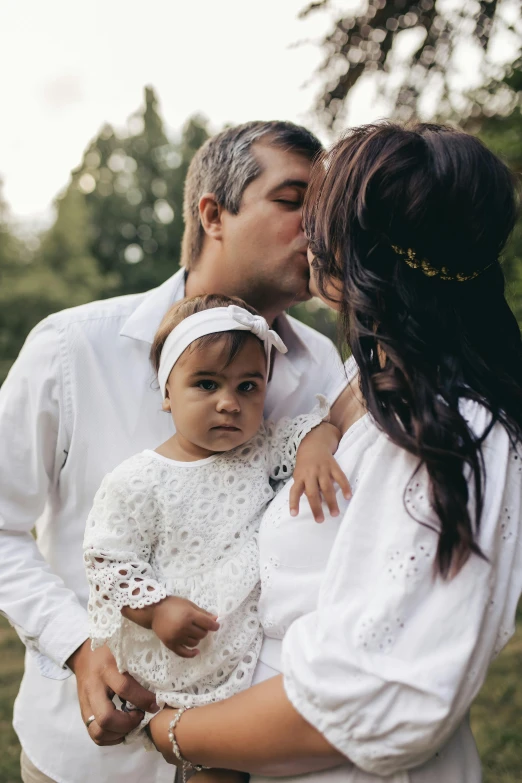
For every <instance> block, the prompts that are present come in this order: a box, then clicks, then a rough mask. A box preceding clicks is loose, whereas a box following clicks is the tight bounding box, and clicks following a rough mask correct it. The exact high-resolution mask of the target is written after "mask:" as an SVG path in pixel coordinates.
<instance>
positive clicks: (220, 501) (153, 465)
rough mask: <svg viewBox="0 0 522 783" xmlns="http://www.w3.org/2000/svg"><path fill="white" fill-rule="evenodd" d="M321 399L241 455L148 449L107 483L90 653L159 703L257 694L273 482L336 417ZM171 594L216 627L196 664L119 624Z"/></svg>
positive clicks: (88, 558)
mask: <svg viewBox="0 0 522 783" xmlns="http://www.w3.org/2000/svg"><path fill="white" fill-rule="evenodd" d="M318 399H319V404H318V406H316V408H314V410H313V411H312V412H311V413H309V414H306V415H301V416H299V417H297V418H295V419H291V420H290V419H283V420H281V421H280V422H277V423H276V424H273V423H271V422H265V423H264V424H263V425H262V427H261V428H260V430H259V431H258V433H257V434H256V435H255V437H254V438H252V439H251V440H250V441H248V443H245V444H243V445H242V446H239V447H237V448H236V449H233V450H232V451H229V452H225V453H223V454H216V455H213V456H211V457H208V458H207V459H203V460H198V461H196V462H177V461H174V460H170V459H167V458H166V457H162V456H161V455H159V454H157V453H156V452H154V451H149V450H146V451H143V452H141V453H140V454H137V455H136V456H134V457H131V458H130V459H128V460H126V461H125V462H123V463H122V464H121V465H119V466H118V467H117V468H116V469H115V470H114V471H113V472H112V473H109V474H108V475H107V476H106V477H105V478H104V480H103V482H102V485H101V487H100V489H99V490H98V492H97V494H96V497H95V499H94V505H93V508H92V510H91V512H90V514H89V517H88V520H87V528H86V533H85V540H84V560H85V566H86V570H87V577H88V580H89V587H90V596H89V606H88V611H89V622H90V636H91V640H92V647H93V649H95V648H97V647H100V646H101V645H103V644H105V643H107V645H108V646H109V648H110V650H111V652H112V653H113V655H114V657H115V659H116V663H117V665H118V669H119V670H120V671H122V672H129V673H130V674H132V675H133V677H135V678H136V680H138V682H139V683H141V685H143V686H144V687H145V688H147V689H149V690H151V691H152V692H154V693H155V694H156V699H157V701H158V704H160V705H164V704H168V705H170V706H182V705H200V704H206V703H208V702H212V701H218V700H220V699H224V698H226V697H228V696H231V695H232V694H234V693H236V692H238V691H239V690H242V689H243V688H246V687H248V686H249V685H250V683H251V680H252V675H253V671H254V668H255V665H256V662H257V658H258V653H259V648H260V644H261V638H262V631H261V628H260V623H259V619H258V614H257V605H258V598H259V554H258V544H257V533H258V529H259V522H260V518H261V515H262V514H263V511H264V510H265V508H266V506H267V504H268V503H269V502H270V500H271V499H272V498H273V497H274V494H275V491H274V488H273V483H274V482H277V481H280V480H282V479H286V478H288V477H289V476H290V475H291V473H292V471H293V468H294V465H295V456H296V452H297V448H298V446H299V443H300V442H301V440H302V439H303V438H304V436H305V435H306V434H307V433H308V432H309V431H310V430H311V429H312V428H313V427H315V426H317V425H318V424H320V423H321V421H322V420H323V419H325V418H326V417H327V415H328V410H329V409H328V403H327V402H326V400H325V398H323V397H320V398H319V397H318ZM271 482H272V483H271ZM170 595H175V596H180V597H183V598H188V599H189V600H190V601H193V602H194V603H196V604H197V605H198V606H201V607H202V608H203V609H206V610H207V611H209V612H211V613H213V614H215V615H217V616H218V618H219V623H220V628H219V630H218V631H216V632H215V633H212V632H211V633H209V634H208V636H207V637H206V638H205V639H204V640H203V641H202V642H201V643H200V645H199V649H200V654H199V655H198V656H197V657H196V658H192V659H186V658H181V657H179V656H177V655H176V654H175V653H173V652H171V651H170V650H169V649H168V648H167V647H165V645H163V643H162V642H161V641H160V640H159V639H158V637H157V636H156V635H155V634H154V633H153V631H151V630H147V629H144V628H142V627H141V626H139V625H137V624H135V623H133V622H131V621H130V620H127V619H126V618H124V617H123V616H122V614H121V608H122V607H123V606H129V607H131V608H133V609H139V608H143V607H145V606H149V605H151V604H154V603H157V602H158V601H161V600H162V599H163V598H165V597H166V596H170Z"/></svg>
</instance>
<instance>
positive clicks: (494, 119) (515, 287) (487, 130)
mask: <svg viewBox="0 0 522 783" xmlns="http://www.w3.org/2000/svg"><path fill="white" fill-rule="evenodd" d="M505 84H506V87H507V88H508V90H509V92H510V94H511V95H512V96H513V99H512V105H511V112H510V113H509V114H508V115H507V116H502V115H499V114H491V115H490V116H487V114H483V115H482V116H481V117H480V118H478V119H477V120H475V121H474V123H473V124H474V125H476V130H477V132H478V135H479V136H480V138H481V139H482V140H483V141H484V142H485V143H486V144H487V145H488V147H490V149H492V150H493V151H494V152H496V153H497V154H498V155H500V156H501V157H502V158H503V159H504V160H505V161H506V163H508V164H509V166H510V167H511V168H512V170H513V171H514V172H516V173H517V174H518V176H519V179H520V177H521V175H522V143H521V142H522V70H521V69H520V63H517V65H516V67H515V68H514V69H513V71H512V73H511V74H510V75H509V76H507V77H506V79H505ZM503 267H504V272H505V274H506V280H507V295H508V300H509V303H510V305H511V307H512V308H513V310H514V312H515V315H516V316H517V319H518V322H519V324H521V325H522V217H520V218H519V220H518V223H517V225H516V226H515V230H514V232H513V234H512V236H511V240H510V242H509V244H508V246H507V248H506V250H505V252H504V257H503Z"/></svg>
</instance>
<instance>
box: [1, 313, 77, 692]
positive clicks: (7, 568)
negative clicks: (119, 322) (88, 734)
mask: <svg viewBox="0 0 522 783" xmlns="http://www.w3.org/2000/svg"><path fill="white" fill-rule="evenodd" d="M63 399H64V389H63V383H62V366H61V357H60V342H59V335H58V333H57V331H56V329H55V327H54V326H53V325H52V323H50V322H49V320H47V321H44V322H43V323H42V324H40V325H39V326H38V327H36V329H35V330H33V332H32V333H31V335H30V336H29V338H28V340H27V342H26V344H25V346H24V348H23V349H22V351H21V353H20V356H19V358H18V359H17V361H16V362H15V364H14V366H13V367H12V369H11V372H10V373H9V376H8V378H7V379H6V381H5V383H4V384H3V386H2V388H1V389H0V432H1V433H2V437H1V438H0V562H1V563H2V569H1V571H0V609H1V611H2V613H3V614H5V615H6V616H7V617H8V619H9V620H10V622H11V623H12V624H13V625H14V626H15V628H16V630H17V631H18V633H19V635H20V638H21V639H22V641H23V642H24V644H25V645H26V646H27V647H28V649H29V650H30V651H31V652H32V653H33V654H35V655H36V657H37V660H38V663H39V666H40V669H41V670H42V673H44V674H45V675H46V676H48V677H51V678H57V679H63V678H65V677H67V676H69V674H70V671H68V670H67V669H66V668H65V662H66V660H67V659H68V658H69V656H70V655H71V654H72V653H73V652H74V650H75V649H76V648H77V647H79V645H80V644H82V643H83V642H84V641H85V640H86V638H87V637H88V631H87V616H86V612H85V610H84V609H83V608H82V607H81V606H80V604H79V602H78V599H77V598H76V596H75V594H74V593H73V592H72V590H69V589H68V588H67V587H66V586H65V585H64V583H63V581H62V579H60V578H59V577H58V576H57V575H56V574H54V573H52V571H51V569H50V567H49V565H48V564H47V563H46V562H45V560H44V559H43V557H42V555H41V553H40V551H39V549H38V547H37V545H36V542H35V540H34V538H33V537H32V535H31V530H32V529H33V527H34V525H35V522H36V520H37V519H38V517H39V516H40V515H41V513H42V512H43V510H44V507H45V505H46V502H47V499H48V497H49V493H50V492H51V490H52V488H53V486H54V485H55V483H56V481H57V479H58V475H59V469H60V465H61V462H63V451H64V450H67V449H68V446H67V435H66V426H65V421H64V415H63Z"/></svg>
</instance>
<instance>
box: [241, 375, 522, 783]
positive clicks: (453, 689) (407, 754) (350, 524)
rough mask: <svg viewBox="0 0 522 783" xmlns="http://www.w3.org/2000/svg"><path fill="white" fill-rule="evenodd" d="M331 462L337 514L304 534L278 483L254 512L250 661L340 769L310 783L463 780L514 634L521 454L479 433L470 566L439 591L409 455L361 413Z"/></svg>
mask: <svg viewBox="0 0 522 783" xmlns="http://www.w3.org/2000/svg"><path fill="white" fill-rule="evenodd" d="M350 369H352V370H353V366H352V367H351V368H350V367H349V368H348V375H349V376H350ZM461 410H462V413H463V415H464V416H465V418H466V419H467V421H468V423H469V426H470V427H471V429H472V430H473V432H475V433H476V434H477V435H482V433H483V432H484V431H485V429H486V427H487V425H488V422H489V414H488V413H487V411H486V410H485V409H484V408H483V407H482V406H481V405H479V404H478V403H476V402H473V401H469V400H465V401H462V403H461ZM335 456H336V459H337V461H338V462H339V464H340V466H341V468H342V469H343V471H344V472H345V473H346V476H347V477H348V479H349V481H350V484H351V487H352V490H353V497H352V499H351V500H350V501H344V500H343V499H342V497H340V493H339V494H338V501H339V505H340V508H341V511H342V513H341V515H340V516H339V517H337V518H331V517H327V519H326V521H325V523H324V524H323V525H317V524H315V523H314V521H313V518H312V516H311V513H310V510H309V507H308V504H307V503H306V501H303V503H302V510H301V514H300V515H299V517H298V518H295V519H294V518H292V517H291V516H290V514H289V513H288V511H287V504H288V493H289V491H290V487H291V482H288V484H287V485H286V486H285V487H284V489H283V490H282V491H281V492H280V493H278V495H277V497H276V499H275V500H274V502H273V503H271V505H270V507H269V508H268V510H267V512H266V514H265V515H264V517H263V521H262V524H261V529H260V533H259V546H260V562H261V579H262V596H261V601H260V606H259V614H260V618H261V621H262V623H263V625H264V627H265V633H266V634H267V636H268V637H271V638H269V639H268V640H267V641H265V644H264V645H263V650H262V651H261V656H260V661H261V662H266V664H268V665H269V666H270V667H272V671H271V672H269V674H272V675H273V674H275V673H276V672H275V671H273V670H274V669H275V670H277V669H280V670H282V671H283V674H284V683H285V689H286V693H287V695H288V697H289V699H290V701H291V702H292V704H293V705H294V707H295V708H296V710H297V711H298V712H299V713H301V715H302V716H303V717H304V718H305V719H306V720H307V721H308V722H309V723H310V724H311V725H313V726H315V727H316V728H317V729H318V730H319V731H320V732H321V733H322V734H324V736H325V737H326V738H327V739H328V741H329V742H330V743H331V744H332V745H333V746H334V747H336V748H338V749H339V750H340V751H341V753H343V754H344V755H345V756H346V757H347V759H350V763H348V762H347V764H346V765H344V766H342V767H340V768H339V769H338V770H331V771H327V772H326V771H325V772H322V773H314V774H313V775H312V778H313V780H314V783H319V781H321V783H323V781H324V783H337V782H338V781H339V783H341V781H342V783H377V781H380V780H382V778H383V777H386V780H390V781H393V782H394V783H396V782H397V783H399V782H400V783H406V782H407V781H408V783H432V781H441V783H442V781H444V783H478V781H479V780H480V779H481V775H480V761H479V758H478V753H477V751H476V748H475V744H474V742H473V738H472V735H471V732H470V729H469V722H468V719H467V712H468V710H469V707H470V705H471V702H472V701H473V699H474V697H475V696H476V694H477V693H478V691H479V689H480V687H481V685H482V683H483V682H484V678H485V676H486V673H487V670H488V667H489V665H490V663H491V660H492V658H493V657H494V656H495V655H496V654H497V653H498V652H499V651H500V650H501V649H502V647H503V646H504V645H505V644H506V643H507V641H508V640H509V638H510V636H511V635H512V634H513V630H514V622H515V611H516V607H517V603H518V600H519V598H520V594H521V588H522V448H521V447H520V445H519V446H518V449H514V448H513V446H512V445H511V444H510V440H509V437H508V435H507V433H506V431H505V430H504V428H503V427H502V425H500V424H496V425H495V426H494V427H493V429H492V430H491V432H490V433H489V435H488V436H487V438H486V440H485V442H484V446H483V456H484V469H485V498H484V501H485V502H484V510H483V514H482V519H481V525H480V531H479V533H478V537H477V540H478V543H479V545H480V547H481V549H482V552H483V553H484V555H485V558H484V559H482V558H479V557H478V556H476V555H472V556H471V557H470V558H469V560H468V562H467V563H466V564H465V566H464V567H463V568H462V570H461V571H460V573H459V574H458V575H457V576H456V577H455V578H453V579H451V580H443V579H442V578H441V577H440V576H436V575H435V572H434V564H435V557H436V551H437V543H438V533H437V529H438V525H439V523H438V519H437V517H436V516H435V514H434V512H433V510H432V508H431V507H430V503H429V480H428V476H427V472H426V470H425V469H422V470H419V471H418V472H417V473H416V474H415V469H416V467H417V460H416V459H415V458H414V457H413V456H411V455H410V454H408V453H407V452H406V451H404V450H403V449H401V448H399V447H398V446H395V445H394V444H393V443H392V442H391V441H390V440H389V439H388V438H387V437H386V435H384V434H383V433H382V432H381V431H380V430H379V429H378V428H377V427H376V425H375V424H374V422H373V421H372V419H371V418H370V417H369V416H368V415H366V416H365V417H364V418H362V419H360V420H359V421H358V422H356V423H355V424H354V425H353V427H352V428H351V429H350V430H348V432H347V433H346V434H345V436H344V437H343V439H342V440H341V442H340V444H339V450H338V451H337V453H336V455H335ZM283 637H284V639H283ZM278 639H283V641H282V656H281V658H279V654H280V644H281V642H278V641H277V640H278ZM260 668H262V663H260ZM259 674H262V673H261V672H259V673H258V676H259ZM387 776H390V777H389V778H388V777H387ZM309 777H310V776H303V777H302V778H301V777H299V778H292V781H294V780H295V781H297V780H299V781H303V783H304V781H305V780H306V781H308V779H309ZM260 780H261V779H260V778H257V777H252V783H254V781H255V783H260ZM285 780H288V778H285ZM263 783H264V779H263Z"/></svg>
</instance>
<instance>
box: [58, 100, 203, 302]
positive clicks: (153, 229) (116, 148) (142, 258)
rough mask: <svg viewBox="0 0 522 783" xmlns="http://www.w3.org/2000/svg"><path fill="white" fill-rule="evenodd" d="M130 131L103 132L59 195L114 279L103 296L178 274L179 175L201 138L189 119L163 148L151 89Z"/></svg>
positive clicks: (196, 121)
mask: <svg viewBox="0 0 522 783" xmlns="http://www.w3.org/2000/svg"><path fill="white" fill-rule="evenodd" d="M130 130H131V133H130V134H129V135H128V136H127V137H123V136H121V135H120V136H118V135H117V134H116V133H115V132H114V131H113V130H112V128H110V127H109V126H107V127H106V128H104V129H103V130H102V132H101V133H100V135H99V136H98V138H96V139H95V140H94V141H93V142H92V143H91V145H90V146H89V148H88V149H87V151H86V153H85V155H84V158H83V161H82V163H81V165H80V166H79V167H78V168H77V169H76V170H75V171H74V172H73V175H72V182H71V184H70V186H69V188H68V189H67V191H66V193H65V195H64V196H63V200H64V201H66V200H67V199H70V198H74V197H75V195H76V194H78V193H80V194H81V195H82V196H84V198H85V203H86V205H87V212H88V214H87V225H88V231H89V236H88V238H87V247H88V250H89V253H90V254H91V255H92V256H93V257H94V258H95V259H96V261H97V263H98V266H99V269H100V271H101V272H102V273H104V274H109V275H116V281H115V279H114V277H110V278H109V280H108V282H109V286H108V293H110V294H111V295H113V294H127V293H135V292H138V291H144V290H147V289H148V288H153V287H154V286H156V285H159V284H160V283H162V282H163V281H164V280H165V279H166V278H167V277H169V276H170V275H172V274H173V273H174V272H175V271H176V269H177V268H178V267H179V258H180V246H181V237H182V233H183V216H182V204H183V185H184V180H185V174H186V171H187V168H188V165H189V163H190V160H191V159H192V156H193V154H194V152H195V151H196V149H197V148H198V147H199V146H200V145H201V144H202V143H203V142H204V141H205V139H206V138H207V136H208V133H207V130H206V125H205V122H204V121H203V120H202V119H201V118H198V117H194V118H192V119H191V120H189V122H188V123H187V125H186V126H185V128H184V130H183V134H182V138H181V140H180V142H179V143H173V142H171V141H169V139H168V138H167V135H166V133H165V130H164V127H163V121H162V119H161V117H160V115H159V112H158V106H157V100H156V96H155V94H154V91H153V90H152V89H151V88H146V90H145V108H144V110H143V112H141V113H139V114H137V115H135V116H134V117H133V118H131V121H130Z"/></svg>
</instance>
